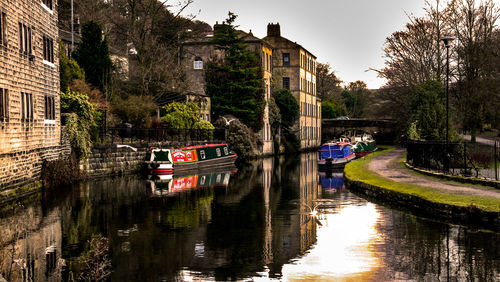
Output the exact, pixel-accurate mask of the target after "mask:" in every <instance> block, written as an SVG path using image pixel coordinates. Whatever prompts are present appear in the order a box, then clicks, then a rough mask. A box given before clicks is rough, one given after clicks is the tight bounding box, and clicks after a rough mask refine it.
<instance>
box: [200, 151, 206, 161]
mask: <svg viewBox="0 0 500 282" xmlns="http://www.w3.org/2000/svg"><path fill="white" fill-rule="evenodd" d="M200 157H201V159H202V160H204V159H205V151H204V150H200Z"/></svg>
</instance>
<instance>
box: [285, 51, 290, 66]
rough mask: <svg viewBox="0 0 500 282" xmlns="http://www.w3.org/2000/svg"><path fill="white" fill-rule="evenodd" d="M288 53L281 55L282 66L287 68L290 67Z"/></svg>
mask: <svg viewBox="0 0 500 282" xmlns="http://www.w3.org/2000/svg"><path fill="white" fill-rule="evenodd" d="M290 60H291V59H290V53H283V66H284V67H289V66H290Z"/></svg>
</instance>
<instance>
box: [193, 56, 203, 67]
mask: <svg viewBox="0 0 500 282" xmlns="http://www.w3.org/2000/svg"><path fill="white" fill-rule="evenodd" d="M193 69H195V70H202V69H203V59H202V58H201V57H196V58H194V62H193Z"/></svg>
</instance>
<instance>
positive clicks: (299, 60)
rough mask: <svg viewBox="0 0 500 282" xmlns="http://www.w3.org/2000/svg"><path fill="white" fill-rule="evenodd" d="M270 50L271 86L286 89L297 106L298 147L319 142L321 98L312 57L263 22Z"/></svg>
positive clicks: (277, 27)
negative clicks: (271, 61)
mask: <svg viewBox="0 0 500 282" xmlns="http://www.w3.org/2000/svg"><path fill="white" fill-rule="evenodd" d="M263 40H265V41H266V42H268V43H269V44H270V45H271V46H272V48H273V50H274V59H273V77H274V84H273V89H288V90H290V91H291V92H292V94H293V96H294V97H295V99H297V102H298V103H299V106H300V118H299V121H298V122H297V125H296V128H295V130H296V132H297V137H299V139H300V144H301V148H302V149H308V148H315V147H318V146H320V145H321V100H320V99H319V98H318V96H317V93H316V57H315V56H314V55H313V54H311V53H310V52H309V51H307V50H306V49H305V48H304V47H302V46H301V45H299V44H297V43H296V42H292V41H290V40H288V39H286V38H284V37H282V36H281V30H280V25H279V24H269V25H268V26H267V36H266V37H265V38H264V39H263Z"/></svg>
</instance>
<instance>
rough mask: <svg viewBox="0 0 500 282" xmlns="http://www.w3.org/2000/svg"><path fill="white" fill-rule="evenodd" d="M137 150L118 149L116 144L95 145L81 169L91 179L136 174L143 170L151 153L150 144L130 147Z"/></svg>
mask: <svg viewBox="0 0 500 282" xmlns="http://www.w3.org/2000/svg"><path fill="white" fill-rule="evenodd" d="M130 146H132V147H133V148H136V149H137V151H136V152H135V151H133V150H132V149H130V148H117V145H116V144H104V145H95V146H94V147H93V148H92V153H91V154H90V156H89V158H88V159H87V160H85V161H81V162H80V169H82V170H83V171H84V172H86V173H87V174H88V176H90V177H101V176H111V175H120V174H127V173H135V172H138V171H140V170H141V168H142V166H143V165H144V162H145V161H146V156H147V153H148V151H149V148H150V145H149V144H135V145H130Z"/></svg>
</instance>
